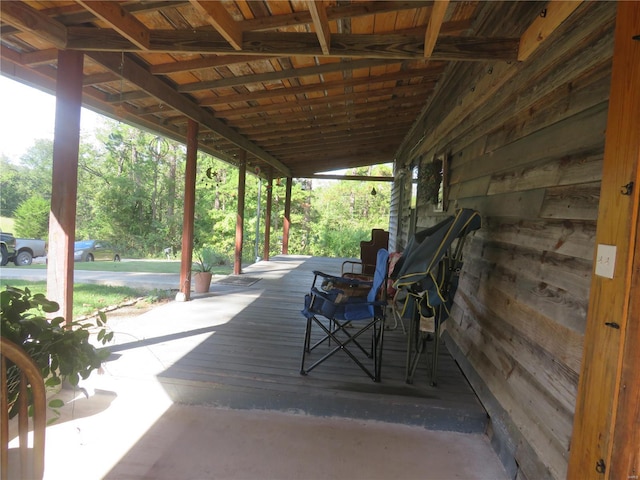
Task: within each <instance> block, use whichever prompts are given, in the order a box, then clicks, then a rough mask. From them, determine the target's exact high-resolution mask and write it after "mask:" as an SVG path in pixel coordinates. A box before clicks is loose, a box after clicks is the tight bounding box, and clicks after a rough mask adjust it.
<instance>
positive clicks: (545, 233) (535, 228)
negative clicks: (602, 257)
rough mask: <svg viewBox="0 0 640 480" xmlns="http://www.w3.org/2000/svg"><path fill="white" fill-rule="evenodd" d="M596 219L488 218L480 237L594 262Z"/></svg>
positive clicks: (478, 233)
mask: <svg viewBox="0 0 640 480" xmlns="http://www.w3.org/2000/svg"><path fill="white" fill-rule="evenodd" d="M595 235H596V226H595V222H589V221H570V220H555V219H548V220H546V221H545V220H537V219H529V220H527V219H520V220H518V219H512V218H498V217H488V218H487V219H486V220H485V222H484V225H483V228H482V229H481V230H479V231H478V232H477V236H478V237H480V238H485V239H488V240H492V241H499V242H504V243H509V244H513V245H525V246H528V247H530V248H533V249H536V250H541V251H550V252H555V253H558V254H562V255H570V256H573V257H576V258H581V259H584V260H588V261H590V262H591V261H593V253H594V242H595Z"/></svg>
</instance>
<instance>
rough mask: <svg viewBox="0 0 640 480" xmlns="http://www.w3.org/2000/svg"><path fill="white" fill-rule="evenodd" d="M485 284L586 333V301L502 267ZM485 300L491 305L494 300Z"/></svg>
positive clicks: (568, 326)
mask: <svg viewBox="0 0 640 480" xmlns="http://www.w3.org/2000/svg"><path fill="white" fill-rule="evenodd" d="M483 284H484V285H486V286H487V287H490V288H492V289H495V290H500V291H502V292H506V293H509V294H511V295H512V296H513V297H514V298H515V299H516V300H518V301H520V302H521V303H523V304H525V305H527V306H529V307H530V308H532V309H534V310H536V311H538V312H540V313H541V314H543V315H545V316H547V317H549V318H553V319H554V320H555V321H556V322H557V323H559V324H561V325H564V326H565V327H567V328H570V329H572V330H575V331H576V332H579V333H583V332H584V328H585V318H586V310H587V304H586V299H584V298H579V297H576V296H575V295H572V294H570V293H569V292H567V291H566V290H564V289H562V288H559V287H554V286H553V285H549V284H547V283H544V282H541V281H540V280H539V279H534V278H528V277H525V276H524V275H522V274H521V272H520V274H518V272H514V271H512V270H510V269H508V267H507V266H504V265H503V264H500V265H495V266H494V267H493V268H492V269H491V271H490V272H488V274H487V276H486V277H485V278H484V282H483ZM486 300H487V301H490V300H491V297H490V296H488V297H486Z"/></svg>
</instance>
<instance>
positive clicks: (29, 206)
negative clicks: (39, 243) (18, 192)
mask: <svg viewBox="0 0 640 480" xmlns="http://www.w3.org/2000/svg"><path fill="white" fill-rule="evenodd" d="M50 210H51V205H50V202H49V201H48V200H45V199H44V198H42V197H41V196H39V195H33V196H31V197H29V198H27V199H26V200H25V201H24V202H22V203H21V204H20V206H19V207H18V208H17V209H16V215H15V222H16V231H15V234H16V236H17V237H22V238H41V239H47V238H48V237H49V211H50Z"/></svg>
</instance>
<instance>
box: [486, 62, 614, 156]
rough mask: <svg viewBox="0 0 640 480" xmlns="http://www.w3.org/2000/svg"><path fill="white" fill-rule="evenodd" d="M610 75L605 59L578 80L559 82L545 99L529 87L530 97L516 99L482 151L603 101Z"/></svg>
mask: <svg viewBox="0 0 640 480" xmlns="http://www.w3.org/2000/svg"><path fill="white" fill-rule="evenodd" d="M610 73H611V62H610V60H609V59H606V58H605V61H604V63H601V64H598V65H597V66H596V67H594V68H593V69H590V70H587V71H585V72H584V73H583V74H582V75H581V77H579V78H575V77H571V76H568V77H567V78H563V79H562V80H563V81H564V83H560V84H559V85H558V87H557V88H555V89H554V90H552V91H551V92H550V93H549V94H547V95H542V94H543V93H544V92H542V91H540V90H541V89H538V88H536V86H535V85H532V86H531V87H530V89H529V92H533V93H529V92H527V95H526V100H523V99H522V97H518V102H517V103H516V104H515V106H514V107H513V108H511V109H510V111H507V112H505V114H504V115H503V116H502V120H503V123H502V124H501V125H500V126H499V127H498V128H496V129H495V130H494V131H493V132H492V133H491V134H490V135H489V136H488V139H487V146H486V151H487V152H491V151H494V150H495V149H496V148H499V146H500V145H505V144H507V143H511V142H513V141H515V140H517V139H519V138H522V137H525V136H527V135H530V134H531V133H533V132H535V131H537V130H541V129H543V128H545V127H548V126H549V125H552V124H554V123H556V122H558V121H561V120H564V119H566V118H568V117H571V116H572V115H576V114H578V113H580V112H581V111H583V110H585V109H586V108H590V107H593V106H595V105H598V104H599V103H602V102H604V101H607V100H608V98H609V89H610ZM554 85H556V84H555V83H554ZM534 93H535V95H534ZM532 97H533V98H532Z"/></svg>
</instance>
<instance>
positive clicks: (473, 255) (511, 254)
mask: <svg viewBox="0 0 640 480" xmlns="http://www.w3.org/2000/svg"><path fill="white" fill-rule="evenodd" d="M468 243H470V248H469V249H468V250H467V251H466V252H465V257H466V258H467V261H466V262H465V265H466V264H468V263H469V260H471V261H472V265H474V267H475V268H478V269H481V268H484V267H486V265H475V264H474V263H473V262H475V261H482V262H488V263H489V268H491V267H490V265H491V264H494V263H495V264H505V265H508V266H509V268H510V269H512V270H514V271H516V272H523V273H522V274H523V275H527V276H529V277H532V278H537V279H539V280H540V281H542V282H544V283H547V284H549V285H553V286H556V287H559V288H563V289H564V290H566V291H567V292H569V293H572V294H574V295H576V296H582V297H585V298H586V297H588V296H589V288H590V286H591V269H592V262H591V261H588V260H583V259H579V258H575V257H572V256H568V255H558V254H556V253H553V252H549V251H540V250H535V249H532V248H529V247H528V246H526V245H508V244H504V243H500V242H495V241H485V242H481V241H475V239H474V240H472V241H471V242H468Z"/></svg>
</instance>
